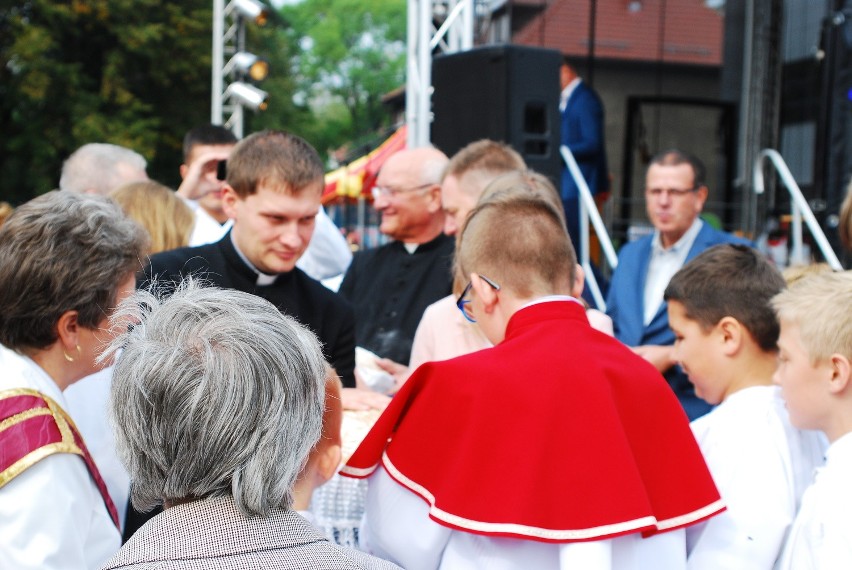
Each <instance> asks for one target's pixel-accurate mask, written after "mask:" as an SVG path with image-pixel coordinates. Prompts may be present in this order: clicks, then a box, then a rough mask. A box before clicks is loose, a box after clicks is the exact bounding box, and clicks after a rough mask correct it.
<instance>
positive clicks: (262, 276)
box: [231, 232, 278, 287]
mask: <svg viewBox="0 0 852 570" xmlns="http://www.w3.org/2000/svg"><path fill="white" fill-rule="evenodd" d="M231 244H233V246H234V249H235V250H236V252H237V255H239V256H240V259H242V260H243V263H245V264H246V265H247V266H248V268H249V269H251V270H252V271H254V272H255V273H257V281H256V282H255V285H259V286H261V287H262V286H264V285H272V284H273V283H274V282H275V280H276V279H277V278H278V275H270V274H268V273H263V272H262V271H260V270H259V269H258V268H257V267H255V266H254V264H253V263H252V262H251V261H249V259H248V257H246V256H245V254H243V252H242V251H240V246H238V245H237V240H235V239H234V232H231Z"/></svg>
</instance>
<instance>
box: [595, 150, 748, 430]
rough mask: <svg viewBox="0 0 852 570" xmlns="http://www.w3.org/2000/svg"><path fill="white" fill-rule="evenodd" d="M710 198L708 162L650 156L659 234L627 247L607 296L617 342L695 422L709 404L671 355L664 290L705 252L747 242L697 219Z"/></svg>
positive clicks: (652, 210) (650, 208) (648, 201)
mask: <svg viewBox="0 0 852 570" xmlns="http://www.w3.org/2000/svg"><path fill="white" fill-rule="evenodd" d="M708 193H709V189H708V188H707V184H706V182H705V169H704V165H703V164H702V163H701V161H700V160H698V159H697V158H696V157H694V156H692V155H691V154H689V153H686V152H683V151H680V150H667V151H665V152H661V153H660V154H658V155H656V156H655V157H654V158H652V159H651V164H650V165H649V166H648V171H647V172H646V174H645V208H646V210H647V213H648V219H649V220H650V221H651V224H653V226H654V233H653V234H651V235H648V236H645V237H643V238H640V239H638V240H636V241H633V242H630V243H627V244H625V245H624V247H622V248H621V251H619V252H618V267H617V268H616V269H615V271H614V272H613V274H612V281H611V282H610V286H609V292H608V293H607V298H606V312H607V314H608V315H609V316H610V317H611V318H612V324H613V328H614V329H615V338H617V339H618V340H620V341H621V342H623V343H624V344H626V345H627V346H630V347H633V349H634V350H635V351H636V353H637V354H639V355H640V356H642V357H643V358H645V359H646V360H648V361H649V362H650V363H652V364H653V365H654V366H655V367H656V368H657V370H659V371H660V372H662V373H663V374H664V375H665V377H666V380H667V381H668V383H669V385H670V386H671V388H672V390H673V391H674V393H675V395H676V396H677V398H678V400H680V403H681V405H682V406H683V409H684V411H686V415H688V416H689V419H691V420H694V419H695V418H697V417H700V416H703V415H704V414H706V413H707V412H708V411H710V408H711V406H710V404H708V403H707V402H705V401H703V400H701V399H700V398H698V397H697V396H696V395H695V390H694V388H693V387H692V384H690V383H689V380H688V379H687V378H686V374H684V373H683V370H681V369H680V367H679V366H677V363H676V362H675V360H674V357H673V356H672V345H673V344H674V340H675V337H674V334H673V333H672V331H671V329H670V328H669V319H668V313H667V312H666V302H665V300H664V299H663V293H664V292H665V290H666V285H668V283H669V280H670V279H671V278H672V276H673V275H674V274H675V273H677V271H678V269H680V268H681V267H683V265H684V264H685V263H686V262H688V261H689V260H690V259H692V258H693V257H695V256H696V255H698V254H699V253H701V252H702V251H704V250H705V249H708V248H710V247H713V246H714V245H717V244H720V243H740V244H746V243H747V242H746V241H745V240H743V239H740V238H738V237H735V236H732V235H731V234H727V233H725V232H720V231H718V230H715V229H713V228H712V227H710V226H709V225H708V224H705V223H704V222H703V221H702V220H701V218H699V214H701V210H702V209H703V208H704V202H705V201H706V200H707V195H708Z"/></svg>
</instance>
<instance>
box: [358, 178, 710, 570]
mask: <svg viewBox="0 0 852 570" xmlns="http://www.w3.org/2000/svg"><path fill="white" fill-rule="evenodd" d="M540 181H541V178H540V177H531V176H529V175H526V174H525V173H513V174H509V175H506V176H504V177H501V178H500V179H499V180H497V181H495V182H494V183H493V184H492V185H491V187H489V190H492V189H493V190H494V191H493V192H491V193H490V195H489V197H487V198H486V199H484V200H483V201H481V202H480V203H479V204H478V205H477V207H476V208H475V209H474V210H473V211H472V213H471V214H470V217H469V218H468V221H467V223H466V224H465V227H464V229H463V230H462V233H461V237H460V243H459V247H458V250H457V265H458V269H459V271H460V273H461V274H462V275H464V276H466V279H468V280H469V281H470V286H469V287H467V288H466V289H467V292H466V294H465V296H464V297H462V298H461V299H460V302H459V306H460V308H461V309H463V310H464V311H465V312H466V314H467V315H468V316H469V317H471V318H473V319H474V320H475V321H476V323H477V326H479V327H480V328H481V329H482V331H483V332H484V333H485V335H486V336H487V337H488V338H489V340H490V341H491V342H492V343H494V344H495V345H496V346H495V347H494V348H490V349H485V350H482V351H479V352H475V353H472V354H468V355H465V356H462V357H459V358H455V359H452V360H447V361H443V362H434V363H427V364H424V365H423V366H421V367H420V368H419V369H418V370H417V371H416V372H415V373H414V374H413V375H412V377H411V378H410V379H409V381H408V382H407V383H406V384H405V385H404V386H403V388H402V389H401V390H400V392H399V393H398V394H397V396H396V397H395V398H394V399H393V401H392V402H391V404H390V405H389V407H388V408H387V410H386V412H385V413H384V414H383V415H382V417H381V418H379V420H378V422H377V424H376V426H375V427H374V428H373V430H372V431H371V432H370V433H369V434H368V436H367V437H366V438H365V440H364V442H363V443H362V444H361V446H360V447H359V449H358V450H357V451H356V452H355V454H354V455H353V456H352V458H351V459H350V461H349V462H348V463H347V465H346V466H345V467H344V469H343V472H344V474H347V475H350V476H355V477H368V476H369V477H370V485H369V491H368V497H367V505H366V515H365V519H364V524H363V526H362V531H361V533H362V534H361V537H362V545H365V546H366V547H367V549H368V550H369V551H371V552H373V553H374V554H377V555H379V556H381V557H383V558H387V559H389V560H392V561H395V562H396V563H397V564H400V565H401V566H403V567H405V568H408V569H420V568H423V569H426V568H430V569H431V568H440V569H443V570H446V569H449V568H474V567H489V568H524V567H526V568H566V569H567V568H585V569H594V570H597V569H610V568H619V569H636V570H638V569H640V568H656V569H662V570H668V569H675V568H679V569H680V568H683V567H684V565H685V552H686V550H685V540H684V531H683V530H682V528H683V527H685V526H688V525H691V524H694V523H696V522H698V521H701V520H704V519H706V518H708V517H711V516H713V515H715V514H716V513H718V512H720V511H721V510H722V509H723V508H724V507H723V505H722V503H721V501H720V499H719V495H718V493H717V491H716V488H715V486H714V484H713V481H712V479H711V477H710V474H709V472H708V471H707V467H706V465H705V464H704V460H703V459H702V457H701V453H700V451H699V449H698V447H697V445H696V443H695V440H694V438H693V437H692V434H691V432H690V430H689V426H688V424H687V421H686V417H685V416H684V414H683V412H682V411H681V409H680V406H679V405H678V403H677V400H676V398H675V397H674V396H673V395H672V393H671V391H670V390H669V388H668V387H667V386H666V384H665V382H664V381H663V379H662V377H661V376H660V375H659V373H658V372H657V371H656V370H654V368H653V367H652V366H651V365H649V364H648V363H647V362H645V361H644V360H642V359H641V358H639V357H638V356H636V355H635V354H633V352H631V351H630V350H629V349H627V348H626V347H625V346H624V345H623V344H621V343H619V342H617V341H616V340H614V339H612V338H611V337H609V336H607V335H605V334H603V333H599V332H597V331H595V330H593V329H592V328H591V327H590V326H589V323H588V320H587V319H586V316H585V310H584V308H583V306H582V305H581V304H580V303H579V301H577V299H575V298H573V297H571V290H572V287H573V284H574V270H575V267H576V256H575V253H574V248H573V246H572V245H571V241H570V239H569V238H568V235H567V232H566V231H565V227H564V225H563V224H562V219H561V217H560V215H559V213H558V212H557V210H556V209H555V207H554V206H553V205H552V204H550V203H548V202H547V201H546V200H544V199H542V198H540V197H537V196H533V195H532V194H534V193H535V192H534V190H533V189H529V190H528V191H527V192H526V193H518V194H519V195H518V196H517V197H515V198H512V199H506V196H505V195H506V193H508V192H510V191H514V190H517V188H519V187H522V186H524V185H531V184H540V183H542V182H540ZM544 183H545V184H549V183H547V182H546V181H545V182H544ZM498 184H499V185H504V186H505V192H501V191H500V190H501V189H500V188H493V187H494V186H495V185H498ZM550 189H551V190H550V191H551V192H552V191H553V190H552V186H551V187H550ZM506 228H513V230H512V232H507V231H506ZM389 440H390V442H389ZM379 464H381V468H378V467H379Z"/></svg>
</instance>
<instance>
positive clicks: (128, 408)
mask: <svg viewBox="0 0 852 570" xmlns="http://www.w3.org/2000/svg"><path fill="white" fill-rule="evenodd" d="M126 323H132V324H131V325H130V326H129V327H126V326H125V324H126ZM113 325H114V326H118V327H124V328H125V329H127V331H128V332H126V333H125V334H122V335H120V336H118V337H117V338H116V340H115V341H114V342H113V344H112V345H111V347H110V349H109V350H108V352H107V353H106V354H104V356H103V358H105V359H106V358H109V357H110V354H112V353H116V352H119V351H120V354H119V356H118V359H117V362H116V365H115V369H114V372H113V380H112V392H111V395H110V419H111V421H112V423H113V429H114V431H115V436H116V443H117V447H118V451H119V455H120V457H121V459H122V461H123V462H124V464H125V466H126V467H127V469H128V471H129V473H130V477H131V479H132V480H133V488H132V494H131V496H132V500H133V504H134V506H135V507H136V508H138V509H141V510H147V509H150V508H151V507H153V506H155V505H156V504H158V503H160V502H161V501H165V502H167V503H176V502H181V501H186V500H194V499H202V498H206V497H221V496H233V498H234V501H235V502H236V505H237V507H238V508H239V509H240V511H242V512H243V513H244V514H245V515H246V516H250V515H265V514H268V513H269V510H270V509H272V508H276V507H288V506H289V505H290V502H291V497H290V488H291V487H292V485H293V482H294V481H295V478H296V477H297V475H298V474H299V471H300V469H301V467H302V465H303V463H304V461H305V458H306V457H307V455H308V452H309V451H310V449H311V448H312V447H313V446H314V444H315V443H316V441H317V440H318V439H319V436H320V429H321V424H322V407H323V398H324V377H325V361H324V360H323V356H322V351H321V350H320V345H319V342H318V341H317V339H316V337H315V336H314V334H313V333H311V332H310V331H309V330H307V329H306V328H305V327H303V326H302V325H300V324H298V323H297V322H296V321H295V320H293V319H292V318H290V317H287V316H284V315H282V314H281V313H280V312H279V311H278V309H276V308H275V306H273V305H272V304H271V303H269V302H268V301H266V300H264V299H262V298H260V297H256V296H254V295H250V294H248V293H243V292H240V291H235V290H230V289H227V290H226V289H218V288H213V287H202V286H200V285H199V284H198V283H197V282H193V281H186V282H183V283H181V284H180V285H179V286H178V288H177V290H176V292H175V293H174V294H173V295H172V296H170V297H168V298H166V299H165V300H162V299H158V298H157V297H155V296H154V295H153V294H151V293H150V292H148V291H139V292H137V293H136V294H135V295H134V296H132V297H131V298H130V299H128V300H127V301H125V302H124V303H123V304H122V305H121V306H120V307H119V309H118V311H117V312H116V314H115V316H114V320H113Z"/></svg>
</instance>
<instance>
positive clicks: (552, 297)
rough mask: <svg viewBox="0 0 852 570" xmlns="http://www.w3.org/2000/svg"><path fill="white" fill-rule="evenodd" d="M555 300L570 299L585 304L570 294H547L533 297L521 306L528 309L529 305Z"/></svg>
mask: <svg viewBox="0 0 852 570" xmlns="http://www.w3.org/2000/svg"><path fill="white" fill-rule="evenodd" d="M554 301H570V302H572V303H578V304H580V305H582V304H583V303H580V301H578V300H577V299H575V298H574V297H572V296H570V295H545V296H544V297H538V298H537V299H533V300H532V301H530V302H528V303H525V304H524V305H523V306H522V307H521V309H526V308H527V307H532V306H533V305H540V304H541V303H553V302H554ZM518 310H520V309H518Z"/></svg>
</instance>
